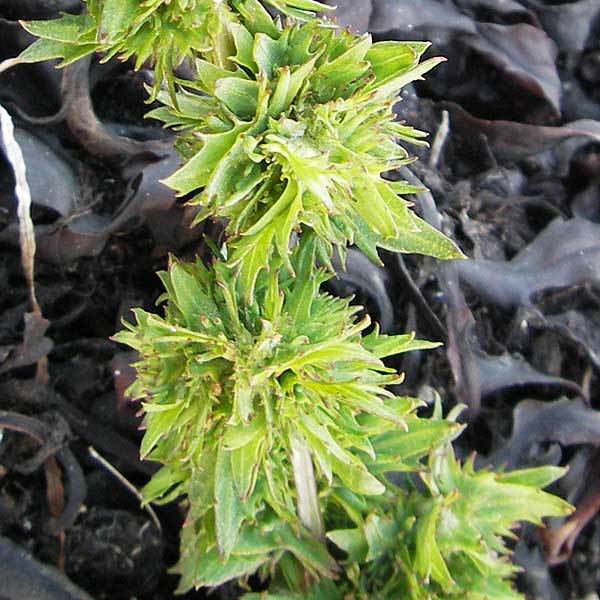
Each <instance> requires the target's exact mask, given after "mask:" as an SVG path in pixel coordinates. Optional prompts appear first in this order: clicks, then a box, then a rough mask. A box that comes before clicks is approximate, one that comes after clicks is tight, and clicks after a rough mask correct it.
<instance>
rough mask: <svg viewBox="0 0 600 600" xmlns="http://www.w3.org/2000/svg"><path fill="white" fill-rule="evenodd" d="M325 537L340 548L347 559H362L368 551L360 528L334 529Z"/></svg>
mask: <svg viewBox="0 0 600 600" xmlns="http://www.w3.org/2000/svg"><path fill="white" fill-rule="evenodd" d="M327 538H328V539H330V540H331V541H332V542H333V543H334V544H335V545H336V546H337V547H338V548H341V549H342V550H343V551H344V552H345V553H346V554H347V555H348V559H349V560H354V561H357V562H358V561H363V560H365V558H366V556H367V552H368V551H369V547H368V545H367V541H366V539H365V535H364V533H363V532H362V531H360V529H336V530H333V531H330V532H329V533H328V534H327Z"/></svg>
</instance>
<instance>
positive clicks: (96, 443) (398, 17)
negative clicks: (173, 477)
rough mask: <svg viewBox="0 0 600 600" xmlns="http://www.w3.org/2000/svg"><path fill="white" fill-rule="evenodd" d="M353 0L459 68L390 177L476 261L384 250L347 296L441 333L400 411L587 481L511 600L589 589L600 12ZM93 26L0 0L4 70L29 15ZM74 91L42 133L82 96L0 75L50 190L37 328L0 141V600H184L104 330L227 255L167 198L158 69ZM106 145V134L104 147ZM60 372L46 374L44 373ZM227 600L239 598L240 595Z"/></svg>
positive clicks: (598, 369) (117, 71)
mask: <svg viewBox="0 0 600 600" xmlns="http://www.w3.org/2000/svg"><path fill="white" fill-rule="evenodd" d="M338 4H339V5H340V8H339V9H338V11H337V16H338V19H339V21H340V22H341V23H342V24H343V25H348V26H350V27H352V28H353V29H356V30H358V31H361V32H365V31H369V32H371V33H372V35H373V36H374V38H375V39H376V40H384V39H398V40H400V39H415V40H432V41H433V46H432V48H430V49H429V50H428V53H427V56H435V55H443V56H446V57H447V58H448V62H447V63H445V64H444V65H442V66H441V67H440V68H438V69H436V70H435V71H434V72H433V73H431V74H429V75H428V76H427V81H426V82H420V83H419V84H418V85H416V86H409V87H408V88H407V89H405V91H404V92H403V93H402V102H400V103H399V104H398V105H397V107H396V110H397V112H398V116H399V118H400V119H405V120H406V121H407V123H409V124H411V125H413V126H415V127H417V128H418V129H422V130H424V131H428V132H430V133H431V137H430V140H432V141H433V140H435V141H436V143H434V144H433V149H432V148H421V147H418V148H411V151H412V152H414V153H415V154H416V155H418V157H419V159H420V160H419V161H418V162H416V163H413V164H411V165H410V171H408V170H401V171H400V172H397V173H390V174H389V176H390V177H393V178H399V179H409V180H410V179H411V178H413V182H414V181H416V180H414V178H415V177H416V178H418V181H420V182H422V183H423V184H425V185H426V186H427V187H428V188H429V190H430V191H431V193H430V194H426V193H423V194H418V195H417V196H416V197H415V203H416V210H417V211H418V212H419V213H420V214H421V215H422V216H423V217H424V218H425V219H427V220H430V221H436V220H437V222H438V223H441V224H442V227H443V229H444V231H445V232H446V233H447V234H448V235H450V236H451V237H453V238H454V239H455V240H456V241H457V243H458V244H459V245H460V247H461V248H462V249H463V251H464V252H465V253H466V254H467V255H468V256H469V257H470V258H471V260H470V261H463V262H461V263H458V264H454V263H453V264H450V265H440V264H439V263H438V262H436V261H434V260H432V259H429V258H423V257H418V256H404V257H403V258H402V259H400V258H399V257H398V256H394V255H384V256H383V258H384V262H385V265H386V266H385V267H384V268H382V267H377V266H375V265H373V264H371V263H368V262H366V261H364V260H363V258H362V257H361V256H359V255H358V254H356V253H353V252H351V253H350V257H349V262H348V268H347V271H346V272H345V273H340V275H339V278H338V279H337V280H335V281H333V282H332V283H331V284H330V285H331V289H332V290H333V291H334V292H336V293H339V294H344V295H347V294H350V293H353V294H355V295H356V296H357V302H360V303H361V304H363V305H366V306H367V308H368V310H369V312H371V313H372V314H373V315H374V316H375V317H376V318H377V319H378V320H379V321H380V322H381V323H382V328H383V329H384V330H386V331H389V332H404V331H408V330H416V331H417V334H418V335H419V336H421V337H427V338H429V339H438V340H443V341H444V342H445V346H444V348H440V349H438V350H436V351H429V352H427V353H421V352H415V353H412V354H410V355H407V356H406V357H404V358H403V360H402V361H400V362H398V363H396V364H394V366H397V367H399V368H401V369H402V370H403V371H405V372H406V381H405V383H404V384H403V386H402V393H403V394H414V395H419V396H420V397H422V398H423V399H425V400H428V399H431V398H433V393H434V391H437V392H438V393H439V394H440V395H441V396H442V399H443V401H444V406H445V407H446V408H448V409H449V408H450V407H451V406H453V405H454V404H456V403H457V402H462V403H464V404H466V405H467V407H468V410H467V412H466V413H465V420H466V422H467V423H468V427H467V430H466V432H465V434H463V436H462V437H461V439H460V440H459V442H458V451H459V453H460V454H461V455H465V456H466V455H467V454H469V453H471V452H472V451H473V450H475V451H477V453H478V456H479V459H478V460H479V462H480V464H481V465H486V464H491V465H495V466H500V465H505V466H507V467H508V468H520V467H525V466H531V465H537V464H547V463H553V464H560V465H568V466H569V467H570V472H569V474H568V475H567V476H566V477H565V478H564V479H563V480H561V482H559V483H558V484H557V485H556V486H555V488H554V490H553V491H555V492H556V493H558V494H560V495H562V496H563V497H565V498H567V499H568V500H569V501H570V502H572V503H573V504H575V506H576V507H577V512H576V513H575V515H574V517H572V518H571V521H570V523H571V524H573V523H575V524H576V525H577V526H578V527H577V531H576V533H575V534H571V535H569V532H568V531H567V528H566V526H565V525H564V523H563V522H559V521H557V522H552V523H549V524H548V528H547V529H546V530H545V531H546V533H542V534H540V532H539V531H536V530H535V528H533V527H523V528H522V529H521V530H519V539H518V541H516V542H515V550H516V553H515V557H516V558H515V559H516V561H517V563H518V564H520V565H521V566H522V567H523V572H522V574H521V575H520V576H519V578H518V585H519V588H520V589H521V590H522V591H523V592H524V593H526V594H527V596H528V597H529V598H536V599H537V598H540V599H545V598H547V599H551V600H555V599H563V598H564V599H575V598H583V597H584V596H587V597H590V598H592V597H594V596H590V594H595V593H598V592H599V591H600V520H599V518H598V517H597V516H596V512H597V510H598V508H599V507H600V460H599V456H600V454H599V453H598V452H597V450H596V448H597V447H598V446H599V445H600V414H599V413H598V409H599V408H600V377H599V375H600V3H598V2H597V1H596V0H578V1H575V2H559V1H553V0H508V1H506V0H445V1H441V0H440V1H437V0H426V1H423V2H417V1H415V0H352V1H350V0H347V1H345V2H344V1H341V2H338ZM79 9H80V6H79V3H78V2H77V1H73V0H71V1H67V0H65V1H60V0H55V1H53V2H43V1H41V0H28V1H27V2H23V1H20V2H17V1H11V0H0V59H3V58H6V57H10V56H14V55H16V54H17V53H18V52H19V51H20V50H21V49H22V48H24V47H25V46H26V45H27V44H29V43H31V41H32V39H31V38H30V37H29V36H28V35H27V34H25V33H24V32H23V31H22V30H21V28H20V27H19V25H18V23H17V22H16V21H17V19H20V18H48V17H51V16H53V15H57V14H58V11H59V10H69V11H71V12H73V11H77V10H79ZM83 62H84V61H82V63H83ZM69 77H71V80H72V81H71V84H70V86H71V87H69V86H67V85H65V86H64V88H65V89H70V90H71V91H73V93H74V94H75V100H74V101H73V105H72V106H71V108H70V110H69V111H67V113H68V114H67V118H66V121H60V122H58V123H50V124H47V123H45V124H41V123H38V122H36V121H35V118H39V117H46V116H48V115H52V114H54V113H56V112H57V111H58V110H59V109H60V107H61V104H62V103H63V102H64V100H65V98H64V97H63V96H64V94H65V90H64V89H63V92H61V72H59V71H56V70H55V69H54V68H53V67H52V65H48V64H41V65H32V66H27V67H19V68H17V69H14V70H11V71H9V72H6V73H4V74H2V75H0V104H2V106H4V107H5V108H6V109H7V110H8V111H9V112H10V113H11V114H12V116H13V118H14V122H15V125H16V130H17V139H18V140H19V143H20V144H21V146H22V148H23V152H24V156H25V161H26V164H27V168H28V174H29V176H30V178H31V180H30V185H31V188H32V198H33V210H32V214H33V218H34V222H35V226H36V239H37V244H38V248H37V255H36V260H35V288H36V293H37V298H38V301H39V304H40V307H41V313H42V315H43V317H40V315H39V314H36V313H35V311H34V312H31V306H30V303H29V293H28V286H27V281H26V278H25V276H24V272H23V268H22V265H21V251H20V248H19V240H18V230H17V229H16V208H15V207H16V200H15V198H14V195H13V188H14V177H13V173H12V170H11V168H10V166H9V163H8V161H7V160H6V159H5V158H3V156H4V155H3V153H2V151H1V150H2V147H1V146H0V289H1V290H2V291H1V293H0V313H1V314H2V318H1V319H0V556H1V557H4V558H3V559H2V560H0V581H3V582H6V583H5V584H3V585H4V587H5V588H6V589H0V596H2V597H3V598H4V597H7V598H10V600H17V598H18V599H22V598H26V597H34V596H35V594H38V595H37V596H35V597H40V598H49V599H51V600H56V599H58V598H89V597H90V596H91V597H93V598H95V599H97V600H101V599H104V598H107V599H108V598H110V599H112V600H120V599H123V600H125V599H129V598H138V599H140V600H159V599H166V598H171V597H172V596H173V594H174V589H175V587H176V585H177V578H176V577H175V576H174V575H170V574H169V567H170V566H172V565H173V564H174V563H175V562H176V560H177V552H178V548H177V544H178V532H179V529H180V527H181V525H182V522H183V518H184V515H185V506H184V505H182V504H180V503H178V502H173V503H171V504H168V505H164V506H157V507H154V510H155V511H156V516H157V521H156V520H155V518H154V516H153V515H152V514H149V512H148V511H145V510H143V509H140V504H139V500H138V499H137V497H136V496H135V494H134V493H132V491H131V490H130V489H128V487H127V486H126V485H125V484H124V483H123V482H122V481H120V480H119V479H117V478H116V477H115V476H114V474H113V473H112V472H111V471H110V468H109V467H107V465H106V463H105V462H103V461H102V459H98V458H97V456H98V455H100V456H101V457H103V458H104V459H105V460H106V461H109V462H110V464H111V465H113V467H114V468H115V469H117V470H118V471H119V473H121V474H122V475H123V476H124V477H126V478H127V480H128V481H129V482H130V483H131V484H132V485H133V486H135V487H136V488H138V489H139V488H140V487H142V486H143V485H144V484H145V483H146V482H147V481H148V478H149V477H150V475H151V474H152V472H154V470H155V469H156V465H153V464H151V463H146V462H140V461H139V459H138V454H137V448H138V446H139V441H140V436H141V433H140V431H139V430H138V426H139V417H138V416H137V410H138V408H139V407H136V406H135V405H132V403H131V402H130V401H128V400H127V399H126V398H125V396H124V390H125V389H126V387H127V385H128V383H129V382H130V380H131V367H130V366H129V362H130V361H131V359H132V357H131V355H130V354H128V353H127V352H126V351H125V349H124V348H123V347H120V346H119V345H118V344H116V343H114V342H112V341H111V340H110V336H111V335H112V334H113V333H114V332H115V331H116V330H117V329H118V328H119V327H120V322H121V319H122V318H128V315H129V311H130V309H131V308H132V307H135V306H142V307H144V308H145V309H147V310H151V309H152V308H153V306H154V302H155V300H156V298H157V297H158V295H159V294H160V293H161V289H160V282H159V280H158V278H157V277H156V275H155V272H156V271H157V270H160V269H162V268H164V267H165V265H166V262H167V258H168V253H169V252H174V253H176V254H178V255H179V256H184V257H191V256H194V255H195V254H202V253H203V251H204V242H203V238H202V236H203V235H207V236H210V237H213V239H217V238H218V235H219V229H218V226H217V225H214V224H210V225H206V226H200V227H196V228H195V229H192V230H190V228H189V227H188V224H189V220H190V214H189V212H188V209H187V208H186V207H185V206H183V204H182V203H181V202H180V201H179V200H178V199H176V198H175V197H174V196H173V194H172V192H170V191H169V190H168V189H167V188H166V187H165V186H163V185H162V184H161V183H160V179H161V178H162V177H164V176H166V175H167V174H168V173H170V172H172V171H173V170H174V168H175V167H176V165H177V161H178V158H177V156H176V154H175V153H174V152H173V151H172V150H171V149H170V148H171V146H170V137H169V136H170V134H169V133H165V132H163V131H162V130H160V129H158V128H157V127H156V126H155V125H152V124H151V123H150V122H149V121H146V120H143V114H144V112H145V111H146V110H147V109H148V106H147V105H145V104H144V98H145V92H144V85H145V83H147V82H148V81H150V77H151V76H150V74H149V73H148V72H146V71H140V72H137V73H135V72H133V70H132V68H131V65H130V64H128V63H125V64H122V63H109V65H100V64H97V63H96V61H92V64H91V65H90V64H89V63H88V64H82V65H81V66H79V67H77V69H75V70H72V71H71V72H70V75H69ZM77 78H78V79H77ZM73 82H75V83H73ZM74 107H75V108H74ZM86 111H88V112H86ZM28 115H29V116H28ZM31 117H33V118H31ZM84 117H85V118H84ZM445 127H447V132H446V133H444V128H445ZM100 128H102V131H104V128H107V131H109V132H110V134H109V135H108V136H106V139H104V138H103V140H104V141H102V143H101V142H100V141H98V140H99V137H98V136H99V133H98V132H99V131H100V130H101V129H100ZM123 136H128V143H124V142H123V140H124V137H123ZM131 140H135V141H134V142H131ZM26 315H29V316H26ZM44 357H46V358H47V371H48V377H47V378H44V373H43V369H42V372H40V368H39V367H38V366H36V365H38V361H39V359H40V358H42V359H43V358H44ZM157 522H158V523H160V527H159V526H158V524H157ZM23 550H25V551H26V552H25V553H24V552H23ZM6 557H7V558H6ZM32 557H33V558H32ZM42 565H52V566H53V567H48V566H42ZM54 567H56V569H54ZM63 573H64V574H63ZM69 580H70V581H69ZM73 584H75V585H73ZM0 588H2V586H0ZM219 595H220V597H222V598H236V597H238V593H237V591H236V590H235V589H234V588H232V587H227V588H223V589H222V590H219V591H218V592H217V597H219ZM205 596H206V594H205V593H204V592H202V591H199V592H193V593H189V594H187V595H186V596H183V597H184V598H204V597H205Z"/></svg>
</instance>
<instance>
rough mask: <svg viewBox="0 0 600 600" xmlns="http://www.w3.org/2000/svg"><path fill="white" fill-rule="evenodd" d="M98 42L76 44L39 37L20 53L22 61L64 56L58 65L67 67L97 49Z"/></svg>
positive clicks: (34, 61)
mask: <svg viewBox="0 0 600 600" xmlns="http://www.w3.org/2000/svg"><path fill="white" fill-rule="evenodd" d="M96 47H97V46H96V44H84V45H81V46H80V45H76V44H70V43H68V42H57V41H55V40H45V39H39V40H36V41H35V42H33V44H31V46H28V47H27V48H26V49H25V50H23V52H21V54H19V57H18V59H19V62H20V63H36V62H41V61H44V60H51V59H54V58H62V61H61V62H60V64H59V65H58V66H60V67H66V66H67V65H70V64H71V63H74V62H75V61H77V60H79V59H80V58H82V57H84V56H86V55H88V54H91V53H92V52H94V51H95V50H96Z"/></svg>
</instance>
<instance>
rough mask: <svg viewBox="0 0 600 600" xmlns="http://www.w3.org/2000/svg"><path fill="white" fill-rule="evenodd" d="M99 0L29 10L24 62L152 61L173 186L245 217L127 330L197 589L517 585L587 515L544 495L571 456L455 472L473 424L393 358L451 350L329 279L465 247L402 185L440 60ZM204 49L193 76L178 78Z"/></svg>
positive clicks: (158, 491) (445, 592) (502, 591)
mask: <svg viewBox="0 0 600 600" xmlns="http://www.w3.org/2000/svg"><path fill="white" fill-rule="evenodd" d="M264 5H270V7H271V8H274V9H278V10H279V11H281V12H282V13H284V14H285V15H287V16H289V17H294V19H292V20H290V21H286V22H282V21H281V20H280V19H273V18H272V17H271V16H270V14H269V12H267V10H266V9H265V6H264ZM86 6H87V12H86V13H84V14H82V15H78V16H74V15H64V16H63V17H62V18H60V19H57V20H54V21H41V22H35V23H34V22H29V23H26V24H25V27H26V28H27V29H28V30H29V31H30V32H32V33H34V34H35V35H37V36H39V38H40V39H39V40H38V41H37V42H35V43H34V44H33V45H32V46H31V47H30V48H28V49H27V50H25V52H24V53H23V54H22V55H21V57H20V60H21V61H22V62H34V61H38V60H45V59H48V58H62V59H63V64H68V63H70V62H73V61H75V60H77V59H78V58H80V57H82V56H85V55H86V54H89V53H91V52H101V53H104V58H105V60H108V59H109V58H110V57H113V56H117V57H119V58H121V59H126V58H129V57H132V58H135V61H136V62H135V66H136V68H139V67H140V66H141V65H142V64H143V63H145V62H149V63H150V64H152V65H154V68H155V72H156V85H155V86H154V88H153V90H152V93H151V99H154V98H156V97H158V98H159V100H160V101H161V106H160V107H158V108H155V109H154V110H153V111H151V112H150V113H149V116H151V117H153V118H155V119H159V120H161V121H163V122H164V123H165V124H166V125H167V126H170V127H173V128H175V129H176V130H178V131H179V132H180V133H179V135H178V138H177V142H176V144H177V147H178V149H179V151H180V153H181V155H182V157H183V163H184V164H183V166H182V167H181V168H180V169H179V170H178V171H177V172H176V173H174V174H173V175H171V176H170V177H169V178H168V179H167V180H166V183H167V184H168V185H170V186H171V187H172V188H173V189H175V190H176V191H177V192H179V193H180V194H181V195H186V196H189V197H190V198H191V202H192V204H195V205H199V206H200V208H199V214H198V219H199V220H200V219H204V218H206V217H213V218H218V219H221V220H222V221H223V223H224V225H225V227H226V234H227V235H226V240H225V244H224V246H223V247H222V249H221V251H222V253H223V255H224V256H223V257H221V256H219V259H218V260H216V259H215V260H214V261H213V264H211V265H210V266H208V267H207V266H205V265H204V264H203V263H202V262H200V261H199V260H198V261H196V262H195V263H191V264H186V263H183V262H179V261H177V260H175V259H173V260H171V263H170V265H169V269H168V271H167V272H164V273H161V274H160V275H161V279H162V282H163V284H164V287H165V290H166V291H165V293H164V294H163V296H162V297H161V299H160V303H161V304H162V305H163V307H164V316H159V315H156V314H151V313H148V312H145V311H143V310H140V309H138V310H136V311H135V316H136V323H135V324H130V323H126V324H125V329H124V330H123V331H121V332H120V333H119V334H117V336H115V339H116V340H118V341H119V342H122V343H124V344H127V345H129V346H130V347H132V348H134V349H136V350H137V351H138V352H139V355H140V358H139V361H138V362H137V364H136V365H135V366H136V370H137V380H136V382H135V383H134V384H133V386H132V387H131V389H130V393H131V395H132V396H135V397H138V398H141V399H142V408H143V412H144V415H145V416H144V426H145V428H146V431H145V435H144V438H143V441H142V445H141V454H142V456H143V457H148V458H150V459H152V460H155V461H158V462H160V463H162V465H163V466H162V468H161V470H160V471H158V473H156V474H155V476H154V477H153V478H152V479H151V481H150V482H149V483H148V484H147V486H146V487H145V489H144V495H145V501H146V502H151V501H154V502H168V501H171V500H174V499H176V498H183V499H186V500H187V502H188V505H189V509H188V516H187V519H186V524H185V526H184V528H183V531H182V534H181V553H180V560H179V563H178V565H177V566H176V568H175V571H176V572H178V573H180V575H181V581H180V585H179V591H186V590H188V589H190V588H192V587H202V586H206V587H214V586H218V585H220V584H222V583H224V582H226V581H229V580H232V579H238V580H242V581H243V580H244V579H245V578H247V577H248V576H250V575H252V574H254V573H256V572H258V574H259V576H261V577H262V578H263V580H265V581H267V580H268V582H269V589H270V591H269V593H268V596H265V594H266V593H265V594H263V595H257V594H249V595H248V598H258V597H259V596H260V597H268V598H270V599H271V600H284V599H288V600H291V599H299V598H307V599H308V600H336V599H339V600H349V599H350V598H352V599H354V598H356V599H365V600H371V599H375V600H379V599H381V600H387V599H390V600H391V599H397V598H402V599H408V600H442V599H447V598H455V599H457V600H458V599H469V600H511V599H518V598H520V595H519V594H517V593H516V592H515V591H514V590H513V588H512V584H511V576H512V574H513V573H514V571H515V569H514V567H513V566H511V565H510V563H509V562H508V554H509V553H508V550H507V548H506V545H505V538H508V537H510V536H511V529H512V527H513V526H514V525H515V524H516V522H518V521H521V520H525V521H531V522H534V523H539V522H540V519H541V517H542V516H544V515H563V514H566V512H568V510H569V506H568V505H567V504H566V503H565V502H563V501H562V500H560V499H558V498H556V497H554V496H551V495H550V494H547V493H544V492H542V491H541V490H540V489H539V488H540V487H543V486H545V485H547V484H549V483H550V482H551V481H552V480H553V479H555V478H556V477H557V476H559V475H560V469H555V468H551V467H547V468H540V469H533V470H529V471H519V472H515V473H508V474H504V473H493V472H490V471H486V470H481V471H475V470H474V468H473V464H472V462H471V461H467V462H466V464H464V465H461V464H459V463H458V462H457V461H456V460H455V458H454V453H453V450H452V446H451V441H452V440H453V439H454V438H455V437H456V436H457V435H458V434H459V433H460V431H461V429H462V428H461V427H460V426H459V425H458V424H457V423H456V422H455V419H454V415H452V414H451V415H449V417H448V418H446V419H442V418H441V407H440V405H439V403H438V404H437V405H436V408H435V411H434V415H433V417H432V418H425V417H423V416H422V415H419V414H418V409H419V407H420V406H421V404H420V403H419V401H417V400H415V399H412V398H406V397H397V396H395V395H394V394H392V393H391V392H390V391H389V386H390V385H392V384H398V383H400V382H401V380H402V377H401V376H400V375H399V374H398V373H397V372H396V371H395V370H394V369H391V368H389V367H388V366H386V365H385V364H384V362H383V360H384V359H385V358H386V357H390V356H393V355H396V354H399V353H401V352H406V351H409V350H415V349H427V348H432V347H435V346H436V345H437V344H432V343H429V342H423V341H419V340H415V339H414V338H413V335H412V334H407V335H395V336H385V335H380V334H379V331H378V329H377V327H375V328H374V329H373V330H372V331H371V332H370V333H367V332H366V330H367V329H368V327H369V325H370V322H369V319H368V318H366V317H365V318H362V319H361V318H359V317H358V314H359V312H360V309H359V307H355V306H352V305H351V303H350V300H348V299H339V298H335V297H332V296H330V295H328V294H327V293H325V292H324V291H323V290H322V289H321V286H322V284H323V283H324V282H325V281H326V280H327V279H328V278H329V277H331V274H332V271H333V268H332V266H331V263H330V261H331V257H332V254H333V252H334V251H337V252H338V253H339V254H340V256H341V257H342V258H343V256H344V250H345V248H346V247H347V245H348V244H352V243H354V244H356V245H357V246H359V247H360V248H361V249H362V250H363V251H364V252H365V253H366V254H367V255H368V256H369V257H370V258H371V259H372V260H375V261H378V260H379V258H378V255H377V251H378V248H386V249H389V250H393V251H398V252H417V253H422V254H427V255H431V256H435V257H438V258H457V257H460V256H462V255H461V253H460V251H459V250H458V248H457V247H456V246H455V245H454V243H453V242H451V241H450V240H448V239H447V238H446V237H444V236H443V235H442V234H441V233H440V232H438V231H437V230H435V229H433V228H432V227H430V226H429V225H428V224H427V223H425V222H424V221H423V220H421V219H420V218H419V217H417V216H416V214H415V213H414V212H412V210H411V209H410V203H409V202H407V201H406V200H404V199H403V198H401V197H400V196H399V195H398V194H410V193H413V192H415V191H416V188H414V187H412V186H410V185H407V184H405V183H402V182H391V181H388V180H387V179H384V178H383V177H382V175H383V174H385V172H386V171H388V170H391V169H393V168H395V167H397V166H399V165H402V164H406V163H407V162H408V161H410V157H409V155H408V153H407V151H406V150H405V149H404V148H403V147H402V146H400V145H399V143H398V142H400V141H404V142H409V143H423V140H422V138H423V136H424V134H423V133H422V132H419V131H416V130H414V129H412V128H411V127H409V126H407V125H405V124H404V123H399V122H397V121H396V120H395V117H394V113H393V110H392V109H393V105H394V103H395V102H396V101H397V99H398V92H399V91H400V90H401V88H402V87H403V86H404V85H405V84H407V83H408V82H411V81H414V80H415V79H419V78H420V77H421V76H422V75H423V74H424V73H426V72H427V71H428V70H429V69H431V68H432V67H433V66H435V65H436V64H438V63H439V62H440V60H441V59H436V58H432V59H429V60H425V61H424V62H421V57H422V54H423V53H424V51H425V50H426V48H427V46H428V44H426V43H422V42H378V43H373V42H372V40H371V38H370V37H369V36H362V37H359V36H355V35H353V34H352V33H350V32H348V31H342V32H337V31H336V30H335V29H334V28H333V27H332V25H331V23H329V22H327V21H323V20H317V19H315V18H314V12H315V11H318V10H320V9H323V8H324V7H323V6H322V5H321V4H320V3H318V2H315V1H313V0H265V1H264V2H263V3H261V2H259V1H258V0H228V1H225V0H222V1H217V0H87V2H86ZM184 60H187V61H188V62H189V66H191V67H194V68H195V73H196V76H195V77H194V78H193V80H191V81H184V80H181V79H178V77H177V76H176V75H175V73H174V72H173V69H174V68H175V67H177V66H178V65H180V64H181V62H182V61H184ZM163 83H164V84H165V86H162V84H163ZM161 87H166V89H165V90H164V91H161V92H160V93H158V92H159V89H161ZM215 253H217V254H218V251H217V252H215ZM389 473H394V476H393V481H394V482H395V484H392V483H391V481H390V480H388V477H387V475H388V474H389ZM332 554H335V556H336V557H337V558H338V559H339V558H340V557H342V559H343V560H342V561H341V563H340V561H339V560H334V557H333V556H332ZM344 557H345V559H344Z"/></svg>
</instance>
